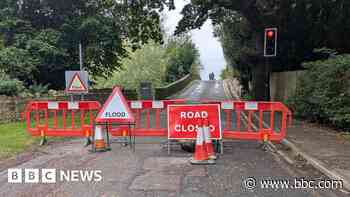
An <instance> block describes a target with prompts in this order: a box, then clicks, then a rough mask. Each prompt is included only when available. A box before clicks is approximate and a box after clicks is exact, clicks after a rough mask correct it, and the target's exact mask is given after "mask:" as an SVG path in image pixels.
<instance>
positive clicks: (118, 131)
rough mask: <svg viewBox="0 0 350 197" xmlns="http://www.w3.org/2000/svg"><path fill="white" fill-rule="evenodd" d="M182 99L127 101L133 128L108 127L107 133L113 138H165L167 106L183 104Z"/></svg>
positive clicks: (166, 132) (166, 133)
mask: <svg viewBox="0 0 350 197" xmlns="http://www.w3.org/2000/svg"><path fill="white" fill-rule="evenodd" d="M184 103H185V100H184V99H175V100H162V101H154V100H138V101H128V105H129V107H130V109H131V111H132V112H133V113H134V116H135V126H133V128H132V129H130V128H129V127H128V126H120V125H109V128H108V131H109V133H111V134H112V135H113V136H127V135H130V132H132V133H131V135H132V136H143V137H147V136H148V137H167V136H168V128H167V117H166V116H167V106H168V105H172V104H184Z"/></svg>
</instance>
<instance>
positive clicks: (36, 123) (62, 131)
mask: <svg viewBox="0 0 350 197" xmlns="http://www.w3.org/2000/svg"><path fill="white" fill-rule="evenodd" d="M100 108H101V105H100V103H99V102H97V101H79V102H68V101H57V102H56V101H31V102H29V103H28V104H27V106H26V109H25V118H26V123H27V131H28V132H29V133H30V134H31V135H32V136H42V137H45V136H62V137H90V136H91V135H92V133H93V130H94V120H95V116H96V113H97V112H98V110H99V109H100Z"/></svg>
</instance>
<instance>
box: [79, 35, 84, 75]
mask: <svg viewBox="0 0 350 197" xmlns="http://www.w3.org/2000/svg"><path fill="white" fill-rule="evenodd" d="M79 65H80V71H82V70H83V46H82V44H81V42H80V43H79Z"/></svg>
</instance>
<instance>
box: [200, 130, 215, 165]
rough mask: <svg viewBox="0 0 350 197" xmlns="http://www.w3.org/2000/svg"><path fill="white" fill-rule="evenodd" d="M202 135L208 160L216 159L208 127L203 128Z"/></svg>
mask: <svg viewBox="0 0 350 197" xmlns="http://www.w3.org/2000/svg"><path fill="white" fill-rule="evenodd" d="M203 133H204V139H205V147H206V150H207V153H208V158H209V159H214V160H215V159H216V156H215V152H214V147H213V142H212V140H211V139H210V128H209V126H208V125H205V126H203Z"/></svg>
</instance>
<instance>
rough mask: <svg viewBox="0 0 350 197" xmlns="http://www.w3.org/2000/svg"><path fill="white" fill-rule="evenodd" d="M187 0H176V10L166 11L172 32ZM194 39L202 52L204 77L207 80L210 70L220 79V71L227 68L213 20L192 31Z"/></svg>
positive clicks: (167, 25) (168, 26) (170, 31)
mask: <svg viewBox="0 0 350 197" xmlns="http://www.w3.org/2000/svg"><path fill="white" fill-rule="evenodd" d="M186 2H187V1H185V0H176V1H175V5H176V10H172V11H170V12H169V11H168V12H167V13H166V20H165V22H166V24H165V26H166V30H167V31H168V33H169V34H172V33H173V32H174V30H175V27H176V25H177V22H178V21H179V20H180V19H181V17H182V16H181V14H180V12H181V10H182V8H183V6H184V5H185V4H186ZM191 35H192V40H193V41H194V43H195V44H196V46H197V48H198V49H199V52H200V60H201V63H202V65H203V68H204V69H203V70H202V71H201V77H202V79H205V80H207V79H208V74H209V73H210V72H214V73H215V78H216V79H219V76H220V71H221V70H222V69H224V68H225V59H224V55H223V51H222V48H221V44H220V42H219V41H218V40H217V38H215V37H214V35H213V27H212V24H211V21H209V20H208V21H207V22H206V23H205V24H204V25H203V27H202V28H201V29H196V30H193V31H191Z"/></svg>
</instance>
